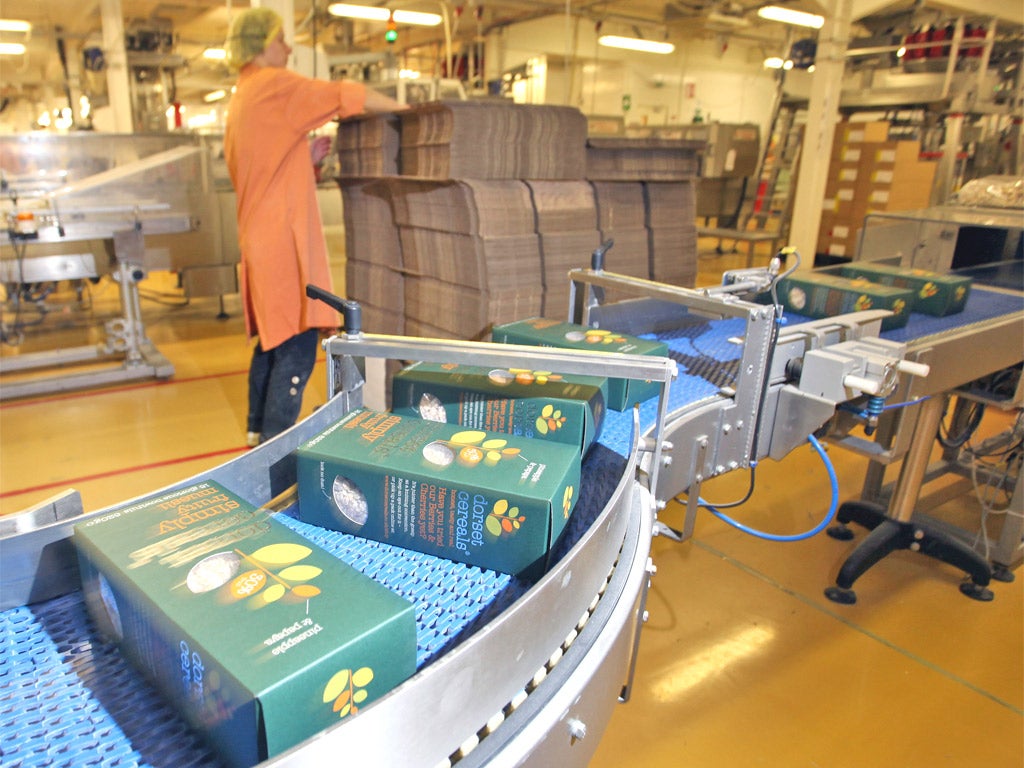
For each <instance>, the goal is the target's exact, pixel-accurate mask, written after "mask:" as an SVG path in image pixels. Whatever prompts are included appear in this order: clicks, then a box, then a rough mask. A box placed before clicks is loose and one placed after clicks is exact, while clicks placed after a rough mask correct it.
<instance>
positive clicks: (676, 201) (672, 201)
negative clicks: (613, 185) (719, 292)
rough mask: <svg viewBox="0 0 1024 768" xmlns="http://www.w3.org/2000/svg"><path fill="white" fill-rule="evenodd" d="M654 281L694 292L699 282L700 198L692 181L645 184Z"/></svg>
mask: <svg viewBox="0 0 1024 768" xmlns="http://www.w3.org/2000/svg"><path fill="white" fill-rule="evenodd" d="M644 194H645V199H646V211H647V230H648V233H649V240H648V242H649V244H650V254H651V278H652V279H653V280H656V281H657V282H660V283H669V284H671V285H681V286H684V287H688V288H692V287H693V286H694V284H695V283H696V281H697V222H696V213H695V212H696V209H697V197H696V189H695V186H694V181H693V180H687V181H676V182H669V181H665V182H661V181H652V182H648V183H645V184H644Z"/></svg>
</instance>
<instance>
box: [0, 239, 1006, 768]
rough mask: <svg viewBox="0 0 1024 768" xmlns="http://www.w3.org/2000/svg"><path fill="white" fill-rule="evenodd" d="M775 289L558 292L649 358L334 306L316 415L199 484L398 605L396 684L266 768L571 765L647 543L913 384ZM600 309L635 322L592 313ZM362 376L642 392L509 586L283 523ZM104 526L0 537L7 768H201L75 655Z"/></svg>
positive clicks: (609, 694) (45, 513)
mask: <svg viewBox="0 0 1024 768" xmlns="http://www.w3.org/2000/svg"><path fill="white" fill-rule="evenodd" d="M780 268H781V266H780V262H778V261H776V262H774V263H773V265H772V266H771V267H769V268H768V269H753V270H741V271H739V272H736V273H730V274H728V275H726V278H725V280H724V282H723V285H721V286H717V287H714V288H709V289H703V290H688V289H682V288H676V287H671V286H666V285H661V284H657V283H651V282H649V281H644V280H637V279H634V278H628V277H623V276H620V275H614V274H611V273H608V272H606V271H604V270H603V269H602V264H601V263H600V260H599V259H598V258H597V256H596V255H595V262H594V263H593V264H592V268H591V269H589V270H577V271H574V272H573V273H571V290H570V296H571V301H570V306H571V309H570V313H569V314H570V318H569V319H571V320H574V321H576V322H582V323H585V324H587V325H592V326H597V327H605V328H615V327H620V328H621V331H622V332H625V333H632V334H634V335H635V334H637V333H651V334H653V335H655V336H658V337H660V338H665V339H668V343H669V346H670V348H671V350H672V351H671V356H670V357H667V358H652V357H639V356H632V355H607V354H600V353H586V352H567V351H563V350H555V349H547V348H540V347H521V346H516V345H499V344H489V343H480V342H449V341H439V340H427V339H412V338H404V337H389V336H377V335H373V334H369V333H363V331H362V328H361V323H360V321H359V307H358V305H355V304H352V303H349V302H340V308H341V309H342V311H343V312H344V313H345V315H346V324H345V328H346V331H345V332H344V333H342V334H340V335H338V336H335V337H332V338H331V339H329V340H328V341H327V342H326V344H325V348H326V351H327V354H328V376H329V390H330V393H331V397H330V399H329V400H328V402H327V404H326V405H325V406H323V407H322V408H320V409H319V410H318V411H316V412H315V413H314V414H313V415H312V416H310V417H309V418H308V419H306V420H305V421H303V422H300V423H299V424H297V425H296V426H295V427H293V428H292V429H291V430H289V431H287V432H285V433H283V434H282V435H280V436H278V437H277V438H275V439H273V440H271V441H268V442H267V443H265V444H263V445H261V446H259V447H258V448H256V449H254V450H253V451H251V452H249V453H247V454H245V455H243V456H241V457H239V458H237V459H235V460H233V461H231V462H228V463H226V464H224V465H222V466H221V467H219V468H217V469H215V470H213V471H212V472H210V473H208V474H207V475H204V476H203V479H210V480H215V481H217V482H219V483H221V484H222V485H224V486H225V487H227V488H229V489H231V490H232V491H234V492H235V493H237V494H239V495H242V496H244V497H246V498H247V499H248V500H249V501H251V502H253V503H255V504H259V505H262V506H263V507H264V508H266V509H268V511H271V512H274V513H275V514H277V515H278V517H279V519H281V520H283V521H285V522H286V523H287V524H288V525H289V526H292V527H293V528H295V529H296V530H298V531H299V532H300V533H302V534H303V535H305V536H307V537H308V538H310V540H312V541H314V542H316V543H317V544H319V545H320V546H322V547H325V548H326V549H328V550H329V551H331V552H333V553H335V554H336V555H337V556H338V557H340V558H341V559H343V560H345V561H346V562H349V563H350V564H352V565H353V566H354V567H356V568H357V569H359V570H361V571H363V572H364V573H367V574H368V575H371V576H373V578H375V579H377V580H379V581H380V582H381V583H384V584H385V585H387V586H389V587H391V588H392V589H394V590H395V591H396V592H398V593H399V594H402V595H403V596H406V597H407V598H408V599H410V600H412V601H413V602H415V603H416V606H417V636H418V645H419V648H418V671H417V673H416V674H415V675H414V676H413V677H412V678H410V679H409V680H407V681H406V682H405V683H403V684H401V685H400V686H398V687H397V688H395V689H393V690H392V691H391V692H390V693H389V694H387V695H385V696H384V697H383V698H381V699H379V700H378V701H376V702H374V703H373V704H372V705H370V706H367V707H366V708H365V709H364V710H363V711H361V712H360V713H359V714H358V715H357V716H356V717H353V718H350V719H348V720H343V721H340V722H339V723H338V724H337V725H336V726H334V727H332V728H329V729H328V730H326V731H323V732H321V733H320V734H318V735H317V736H315V737H313V738H311V739H309V740H307V741H306V742H304V743H302V744H300V745H299V746H298V747H296V748H294V749H292V750H290V751H288V752H286V753H284V754H281V755H277V756H273V757H271V758H270V759H269V760H268V761H267V763H266V764H267V765H275V766H284V765H320V764H325V763H327V762H337V761H338V760H339V759H344V760H345V761H346V762H348V761H351V762H365V763H369V764H372V765H375V766H403V767H404V766H410V765H423V766H435V765H452V764H458V765H460V766H474V765H485V764H486V765H585V764H586V763H587V762H588V761H589V759H590V757H591V756H592V755H593V753H594V750H595V749H596V747H597V743H598V741H599V739H600V735H601V732H602V731H603V730H604V728H605V727H606V725H607V722H608V719H609V718H610V716H611V711H612V708H613V707H614V706H615V705H616V702H618V701H625V700H628V698H629V692H630V680H631V672H632V666H633V664H634V661H635V654H636V649H637V644H638V642H640V637H641V627H642V624H643V621H644V618H645V597H646V593H647V588H648V585H649V581H650V579H651V577H652V575H653V574H654V572H655V567H654V564H653V563H652V562H651V558H650V543H651V538H652V536H653V535H654V534H655V533H661V534H667V535H672V536H674V537H676V538H679V539H685V538H686V537H687V536H688V535H689V533H690V532H691V531H692V525H693V518H694V516H695V514H696V513H697V510H698V509H699V508H700V506H701V502H700V501H699V495H700V494H699V489H700V484H701V483H702V482H703V481H705V480H706V479H708V478H710V477H713V476H715V475H719V474H722V473H725V472H730V471H734V470H737V469H740V468H744V467H749V466H751V465H752V464H754V463H756V462H757V461H760V460H762V459H764V458H776V459H777V458H782V457H783V456H785V455H786V454H787V453H788V452H789V451H791V450H792V449H793V448H794V447H796V446H797V445H800V444H802V443H803V442H804V441H806V440H808V438H809V436H813V433H814V432H816V431H818V430H819V429H821V428H822V426H823V425H825V424H826V423H827V422H829V420H830V419H832V418H833V417H834V415H835V414H836V409H837V407H838V406H839V405H841V404H842V403H847V402H851V401H852V402H859V401H862V400H863V399H864V398H865V397H875V398H884V397H887V396H891V395H893V394H894V393H897V392H900V391H901V390H900V387H903V388H906V387H907V386H909V385H908V384H907V382H908V381H911V382H916V381H928V380H929V378H930V375H925V374H928V368H927V365H926V364H925V363H923V362H921V361H916V362H915V361H912V360H908V359H907V352H908V349H910V345H909V344H908V343H907V342H905V341H899V340H893V339H880V338H879V337H878V331H879V327H880V323H881V319H882V316H881V314H880V313H877V312H861V313H856V314H854V315H849V316H843V317H836V318H828V319H826V320H819V321H808V322H805V323H800V324H799V325H797V324H795V323H794V324H792V326H791V325H787V324H783V323H782V322H781V320H782V318H780V317H779V315H778V312H777V310H776V308H775V306H773V305H771V304H762V303H757V302H755V301H752V300H751V299H752V298H753V297H755V296H756V295H758V294H760V295H765V294H770V293H771V291H772V288H773V286H774V284H775V281H776V280H777V278H778V277H779V274H778V273H779V271H780ZM608 288H615V289H617V290H618V289H622V290H628V291H629V292H631V293H633V294H636V295H637V298H636V299H635V300H627V301H624V302H620V303H616V304H609V305H602V304H601V302H600V298H601V293H602V292H603V290H605V289H608ZM1016 311H1017V312H1020V308H1019V307H1018V309H1017V310H1016ZM376 357H381V358H392V359H399V360H425V361H432V362H454V363H472V364H474V365H489V366H493V367H508V366H513V367H519V366H521V365H523V364H524V363H525V364H528V365H530V366H533V367H534V368H543V369H544V370H551V371H556V372H562V373H575V374H594V373H599V374H600V375H602V376H616V377H624V378H639V379H646V380H651V381H655V382H658V383H659V384H660V387H661V389H660V395H659V397H657V398H653V399H651V400H648V401H646V402H644V403H641V404H639V405H638V406H637V407H636V408H634V409H632V410H631V411H627V412H623V413H618V412H609V413H607V415H606V422H605V425H604V429H603V432H602V435H601V436H600V438H599V441H598V443H597V444H596V445H595V446H593V447H592V449H591V450H590V452H589V453H588V454H587V456H586V458H585V460H584V465H583V481H582V488H581V497H580V500H579V502H578V504H577V507H576V511H575V512H574V513H573V517H572V518H571V520H570V524H569V533H568V535H567V536H566V539H565V541H564V543H563V544H562V545H560V548H559V551H557V552H556V557H555V558H554V564H553V565H552V566H551V568H550V569H549V570H548V571H547V572H546V573H545V574H544V575H543V576H542V577H540V578H539V579H537V580H536V581H533V582H528V583H527V582H520V581H517V580H515V579H512V578H511V577H508V576H503V575H501V574H496V573H493V572H488V571H481V570H479V569H475V568H470V567H467V566H462V565H459V564H456V563H451V562H449V561H445V560H439V559H436V558H429V557H427V556H423V555H418V554H414V553H409V552H406V551H402V550H397V549H395V548H393V547H389V546H388V545H383V544H377V543H370V542H366V541H364V540H361V539H358V538H355V537H352V536H348V535H345V534H341V533H337V532H332V531H326V530H322V529H315V528H313V527H312V526H309V525H306V524H303V523H301V522H300V521H298V520H297V519H295V516H294V507H295V498H294V494H293V493H292V491H291V488H292V486H293V484H294V482H295V460H294V450H295V448H296V447H297V446H298V445H299V444H301V443H302V442H304V441H306V440H307V439H309V438H310V437H312V436H314V435H316V434H318V433H319V432H320V431H322V430H323V429H324V428H326V427H327V426H328V425H330V424H331V423H333V422H334V421H336V420H337V419H338V418H339V417H340V416H341V415H343V414H345V413H347V412H348V411H350V410H351V409H352V408H355V407H358V406H359V405H361V404H362V403H363V399H364V396H365V394H366V382H365V380H364V370H365V363H366V361H367V360H368V359H371V358H376ZM812 439H813V438H812ZM197 479H198V478H191V479H189V480H186V481H183V482H182V483H181V484H179V485H177V486H172V488H169V489H164V491H165V492H166V491H168V490H172V489H173V488H177V487H184V486H185V485H186V484H188V483H191V482H195V481H196V480H197ZM680 493H687V494H688V499H689V502H688V509H687V523H686V526H685V527H684V530H682V531H673V530H672V529H670V528H668V527H667V526H665V525H664V524H663V523H661V522H660V521H659V519H658V512H659V510H660V508H662V507H663V506H664V505H665V503H666V502H667V501H668V500H670V499H672V498H675V497H676V496H677V495H679V494H680ZM825 506H826V505H824V504H823V512H822V519H823V523H825V522H828V519H829V514H828V513H826V511H825V510H824V507H825ZM836 506H837V500H836V499H833V503H832V505H831V510H832V511H834V510H835V508H836ZM107 511H109V510H101V511H99V512H92V513H89V515H83V514H82V510H81V504H80V501H78V500H77V499H76V497H75V494H73V493H70V494H67V495H65V496H62V497H60V498H57V499H54V500H52V501H51V502H49V503H46V504H43V505H40V506H39V507H38V508H35V509H32V510H26V511H25V512H23V513H21V514H18V515H14V516H10V517H7V518H0V558H2V560H3V563H4V569H3V573H2V574H0V608H2V610H3V612H2V613H0V636H2V637H3V641H4V645H5V648H6V651H5V653H4V654H3V656H2V657H0V686H2V687H0V736H2V738H3V744H4V749H5V761H6V760H7V759H8V757H9V758H10V759H12V760H13V761H14V763H13V764H18V763H21V764H25V765H28V764H35V763H46V762H49V763H50V764H54V765H80V764H82V763H84V762H86V761H88V760H92V761H102V762H104V763H106V764H111V765H139V764H141V765H154V766H158V765H167V766H171V765H174V766H178V765H185V764H189V765H213V764H215V761H216V758H215V757H214V755H213V754H212V753H211V752H210V751H209V750H208V748H207V747H206V746H205V744H204V743H203V742H202V740H201V739H200V738H199V736H197V735H196V734H195V733H194V732H192V731H191V730H190V729H189V728H188V727H187V726H186V725H185V724H184V723H183V722H182V721H181V720H180V719H179V718H178V717H177V715H176V714H175V713H174V712H173V711H172V710H170V709H169V708H168V707H167V706H166V705H165V704H164V702H163V701H162V699H161V698H160V697H158V696H157V695H156V693H155V691H154V690H153V689H152V688H150V686H149V685H148V684H147V683H146V682H145V681H144V680H143V679H141V678H140V677H139V676H137V675H136V674H135V673H134V672H133V671H132V670H131V669H129V668H128V666H127V664H126V663H125V662H124V660H123V659H122V658H121V657H120V655H119V654H118V652H117V650H116V648H114V647H113V646H110V645H107V644H105V643H103V642H101V641H99V640H97V639H96V638H95V636H94V635H93V634H92V631H91V628H90V623H89V620H88V618H87V615H86V611H85V607H84V604H83V600H82V597H81V591H80V586H79V584H78V575H77V566H76V561H75V557H74V549H73V546H72V543H71V540H70V536H71V531H72V526H73V524H74V523H75V522H80V521H84V520H87V519H89V518H90V517H92V516H100V515H103V514H105V512H107Z"/></svg>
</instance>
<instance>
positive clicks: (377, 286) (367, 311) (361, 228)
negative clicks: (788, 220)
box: [340, 179, 405, 335]
mask: <svg viewBox="0 0 1024 768" xmlns="http://www.w3.org/2000/svg"><path fill="white" fill-rule="evenodd" d="M340 186H341V201H342V213H343V215H344V219H345V291H344V292H345V295H346V297H347V298H349V299H353V300H355V301H358V302H359V303H360V305H361V306H362V310H363V329H364V330H366V331H368V332H370V333H385V334H393V335H401V334H404V333H405V298H404V288H403V283H404V279H405V278H404V274H403V266H402V264H403V259H402V246H401V243H400V242H399V239H398V230H397V229H395V225H394V220H393V216H392V213H391V200H390V192H389V190H388V188H387V185H386V184H385V183H384V181H383V180H382V179H342V180H341V181H340Z"/></svg>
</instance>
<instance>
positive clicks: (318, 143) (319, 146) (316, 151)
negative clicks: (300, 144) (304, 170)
mask: <svg viewBox="0 0 1024 768" xmlns="http://www.w3.org/2000/svg"><path fill="white" fill-rule="evenodd" d="M330 151H331V137H330V136H317V137H315V138H313V139H311V140H310V142H309V157H310V159H311V160H312V161H313V165H314V166H317V165H320V163H321V162H323V159H324V158H325V157H327V153H328V152H330Z"/></svg>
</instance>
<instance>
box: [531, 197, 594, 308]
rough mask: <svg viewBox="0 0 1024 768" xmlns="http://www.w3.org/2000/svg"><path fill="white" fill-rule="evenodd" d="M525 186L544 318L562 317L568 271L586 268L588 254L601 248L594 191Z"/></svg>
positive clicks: (566, 299) (567, 301)
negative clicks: (534, 225) (532, 213)
mask: <svg viewBox="0 0 1024 768" xmlns="http://www.w3.org/2000/svg"><path fill="white" fill-rule="evenodd" d="M526 183H527V186H529V188H530V193H531V195H532V197H533V209H534V211H535V212H536V216H537V234H538V235H539V236H540V253H541V266H542V270H543V272H542V276H543V284H544V314H546V315H547V316H549V317H560V316H564V314H565V313H566V312H567V311H568V307H569V298H568V297H569V279H568V273H569V270H571V269H580V268H587V267H589V266H590V257H591V254H592V253H593V252H594V251H595V250H596V249H597V248H598V246H600V245H601V235H600V233H599V232H598V229H597V209H596V207H595V203H594V189H593V187H591V186H590V184H589V183H587V182H586V181H582V180H580V181H543V180H531V181H528V182H526Z"/></svg>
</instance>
